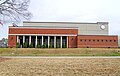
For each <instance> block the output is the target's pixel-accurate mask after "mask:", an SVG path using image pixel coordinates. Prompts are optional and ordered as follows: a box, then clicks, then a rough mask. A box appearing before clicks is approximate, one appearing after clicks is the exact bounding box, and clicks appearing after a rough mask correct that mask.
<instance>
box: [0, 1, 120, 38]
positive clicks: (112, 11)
mask: <svg viewBox="0 0 120 76" xmlns="http://www.w3.org/2000/svg"><path fill="white" fill-rule="evenodd" d="M29 11H30V12H31V13H32V14H33V17H32V19H31V21H39V22H40V21H44V22H49V21H50V22H109V33H110V35H120V0H31V2H30V7H29ZM7 26H8V25H7ZM7 26H3V27H0V39H1V38H2V37H7V34H8V28H7Z"/></svg>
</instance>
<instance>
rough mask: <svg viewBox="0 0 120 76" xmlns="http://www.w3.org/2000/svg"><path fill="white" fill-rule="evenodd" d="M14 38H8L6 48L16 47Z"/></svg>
mask: <svg viewBox="0 0 120 76" xmlns="http://www.w3.org/2000/svg"><path fill="white" fill-rule="evenodd" d="M16 42H17V41H16V36H12V35H11V36H10V35H9V36H8V47H16Z"/></svg>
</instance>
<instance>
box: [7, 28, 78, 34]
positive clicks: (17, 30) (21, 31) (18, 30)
mask: <svg viewBox="0 0 120 76" xmlns="http://www.w3.org/2000/svg"><path fill="white" fill-rule="evenodd" d="M9 34H76V35H77V34H78V30H77V29H37V28H36V29H35V28H34V29H33V28H9Z"/></svg>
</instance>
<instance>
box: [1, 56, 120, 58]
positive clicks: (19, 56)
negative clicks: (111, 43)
mask: <svg viewBox="0 0 120 76" xmlns="http://www.w3.org/2000/svg"><path fill="white" fill-rule="evenodd" d="M0 57H2V58H120V56H0Z"/></svg>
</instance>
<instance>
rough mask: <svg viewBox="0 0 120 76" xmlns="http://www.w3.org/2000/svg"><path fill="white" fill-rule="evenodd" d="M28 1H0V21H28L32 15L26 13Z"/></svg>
mask: <svg viewBox="0 0 120 76" xmlns="http://www.w3.org/2000/svg"><path fill="white" fill-rule="evenodd" d="M29 3H30V0H0V21H2V22H5V21H17V22H20V21H21V20H23V19H26V20H29V19H30V18H31V16H32V14H31V13H30V12H29V11H28V7H29Z"/></svg>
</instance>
